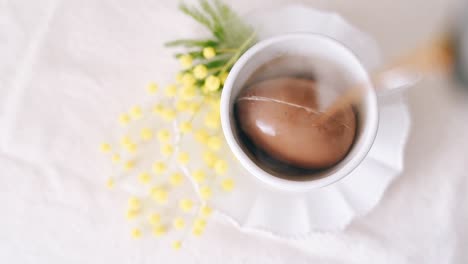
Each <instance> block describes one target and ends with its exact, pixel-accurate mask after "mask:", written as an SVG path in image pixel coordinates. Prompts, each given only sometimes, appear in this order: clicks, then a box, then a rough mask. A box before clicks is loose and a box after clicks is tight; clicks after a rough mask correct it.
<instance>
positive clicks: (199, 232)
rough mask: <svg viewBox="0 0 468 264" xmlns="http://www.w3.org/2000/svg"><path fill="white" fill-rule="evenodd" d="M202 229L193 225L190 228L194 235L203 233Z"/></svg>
mask: <svg viewBox="0 0 468 264" xmlns="http://www.w3.org/2000/svg"><path fill="white" fill-rule="evenodd" d="M203 231H204V229H203V228H198V227H194V228H193V230H192V234H193V235H194V236H201V235H203Z"/></svg>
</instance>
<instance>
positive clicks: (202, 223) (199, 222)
mask: <svg viewBox="0 0 468 264" xmlns="http://www.w3.org/2000/svg"><path fill="white" fill-rule="evenodd" d="M193 226H195V227H198V228H205V227H206V220H205V219H202V218H198V219H195V222H194V223H193Z"/></svg>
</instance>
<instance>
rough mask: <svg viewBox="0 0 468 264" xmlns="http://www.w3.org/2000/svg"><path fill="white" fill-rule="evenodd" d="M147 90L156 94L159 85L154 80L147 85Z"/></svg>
mask: <svg viewBox="0 0 468 264" xmlns="http://www.w3.org/2000/svg"><path fill="white" fill-rule="evenodd" d="M146 91H147V92H148V93H149V94H155V93H156V92H157V91H158V85H157V84H156V83H154V82H151V83H148V85H147V86H146Z"/></svg>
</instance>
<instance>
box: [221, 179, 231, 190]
mask: <svg viewBox="0 0 468 264" xmlns="http://www.w3.org/2000/svg"><path fill="white" fill-rule="evenodd" d="M221 188H222V189H223V190H225V191H227V192H229V191H232V189H234V180H233V179H224V180H223V181H222V182H221Z"/></svg>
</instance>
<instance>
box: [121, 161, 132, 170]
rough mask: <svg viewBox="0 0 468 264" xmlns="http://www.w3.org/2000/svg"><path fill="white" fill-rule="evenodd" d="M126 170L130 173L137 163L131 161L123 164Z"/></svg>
mask: <svg viewBox="0 0 468 264" xmlns="http://www.w3.org/2000/svg"><path fill="white" fill-rule="evenodd" d="M123 167H124V170H126V171H129V170H131V169H133V168H134V167H135V162H134V161H132V160H129V161H127V162H125V163H124V164H123Z"/></svg>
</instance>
